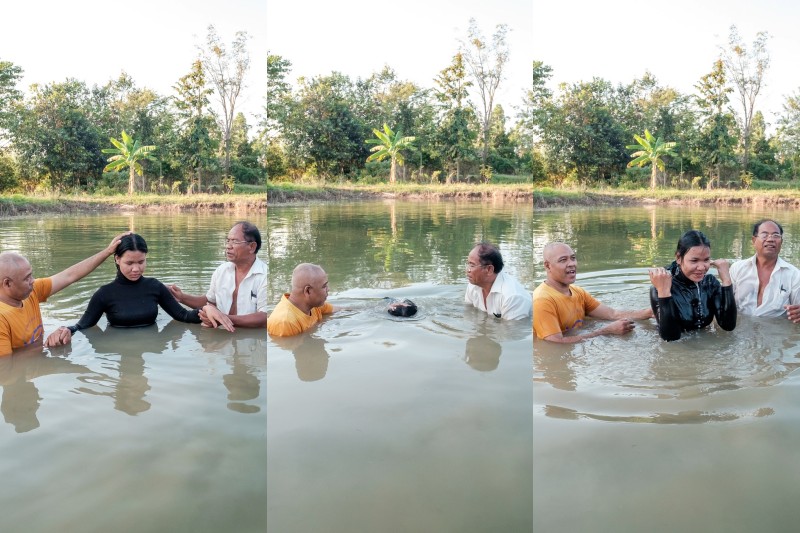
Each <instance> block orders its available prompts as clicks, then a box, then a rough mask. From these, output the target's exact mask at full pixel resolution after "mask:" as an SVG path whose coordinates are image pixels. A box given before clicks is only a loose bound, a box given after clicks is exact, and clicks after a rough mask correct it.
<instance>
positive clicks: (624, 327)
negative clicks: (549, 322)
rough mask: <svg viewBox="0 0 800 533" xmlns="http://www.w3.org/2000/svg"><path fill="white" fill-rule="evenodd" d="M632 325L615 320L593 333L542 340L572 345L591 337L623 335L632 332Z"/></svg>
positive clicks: (557, 336)
mask: <svg viewBox="0 0 800 533" xmlns="http://www.w3.org/2000/svg"><path fill="white" fill-rule="evenodd" d="M634 327H635V326H634V324H633V322H632V321H631V320H629V319H627V318H622V319H619V320H615V321H614V322H612V323H611V324H609V325H607V326H605V327H602V328H600V329H597V330H595V331H590V332H588V333H581V334H580V335H569V336H564V334H563V333H555V334H553V335H550V336H549V337H545V338H544V340H546V341H549V342H557V343H559V344H574V343H576V342H581V341H585V340H586V339H591V338H593V337H599V336H601V335H624V334H626V333H629V332H631V331H633V328H634Z"/></svg>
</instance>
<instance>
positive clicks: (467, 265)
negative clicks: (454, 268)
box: [465, 263, 489, 270]
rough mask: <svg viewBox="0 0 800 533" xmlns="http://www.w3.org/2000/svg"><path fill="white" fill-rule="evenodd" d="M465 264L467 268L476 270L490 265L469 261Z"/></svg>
mask: <svg viewBox="0 0 800 533" xmlns="http://www.w3.org/2000/svg"><path fill="white" fill-rule="evenodd" d="M465 266H466V267H467V270H475V269H476V268H483V267H486V266H489V265H476V264H475V263H467V264H466V265H465Z"/></svg>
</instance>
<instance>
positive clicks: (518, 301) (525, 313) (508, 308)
mask: <svg viewBox="0 0 800 533" xmlns="http://www.w3.org/2000/svg"><path fill="white" fill-rule="evenodd" d="M525 296H526V295H524V294H514V295H513V296H511V297H509V298H508V299H507V300H506V301H504V302H503V318H504V319H505V320H519V319H521V318H528V317H529V316H531V309H532V308H531V300H530V298H526V297H525Z"/></svg>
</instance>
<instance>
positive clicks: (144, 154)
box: [103, 130, 156, 196]
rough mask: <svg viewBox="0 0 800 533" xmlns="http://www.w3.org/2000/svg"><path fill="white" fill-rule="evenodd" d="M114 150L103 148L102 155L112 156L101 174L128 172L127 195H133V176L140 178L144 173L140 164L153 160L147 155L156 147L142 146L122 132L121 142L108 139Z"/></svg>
mask: <svg viewBox="0 0 800 533" xmlns="http://www.w3.org/2000/svg"><path fill="white" fill-rule="evenodd" d="M109 140H110V141H111V144H113V145H114V146H115V148H103V153H104V154H113V155H112V156H111V157H109V158H108V161H109V163H108V164H107V165H106V166H105V168H104V169H103V172H110V171H120V170H123V169H125V168H128V170H129V177H128V194H129V195H131V196H132V195H133V190H134V186H135V183H136V181H135V174H139V175H140V176H141V175H142V174H143V173H144V169H143V168H142V165H141V163H139V161H141V160H143V159H150V160H153V161H154V160H155V159H154V158H153V157H152V156H150V155H149V154H150V153H152V152H153V151H154V150H155V149H156V147H155V146H154V145H147V146H142V145H141V144H140V143H139V141H138V139H137V140H134V139H133V138H131V137H130V136H129V135H128V134H127V133H125V130H122V141H118V140H117V139H115V138H113V137H111V138H110V139H109Z"/></svg>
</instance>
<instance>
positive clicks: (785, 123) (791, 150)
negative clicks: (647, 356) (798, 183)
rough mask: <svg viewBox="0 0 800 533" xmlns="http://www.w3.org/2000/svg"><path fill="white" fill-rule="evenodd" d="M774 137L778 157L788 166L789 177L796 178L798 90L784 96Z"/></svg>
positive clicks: (799, 162)
mask: <svg viewBox="0 0 800 533" xmlns="http://www.w3.org/2000/svg"><path fill="white" fill-rule="evenodd" d="M776 137H777V139H776V145H777V150H778V157H779V159H780V160H781V161H782V162H783V163H784V164H787V165H788V166H789V168H790V172H791V178H792V179H797V177H798V175H800V172H798V169H800V91H795V93H794V94H792V95H789V96H787V97H786V101H785V102H784V103H783V112H782V113H781V115H780V117H779V119H778V132H777V135H776Z"/></svg>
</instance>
